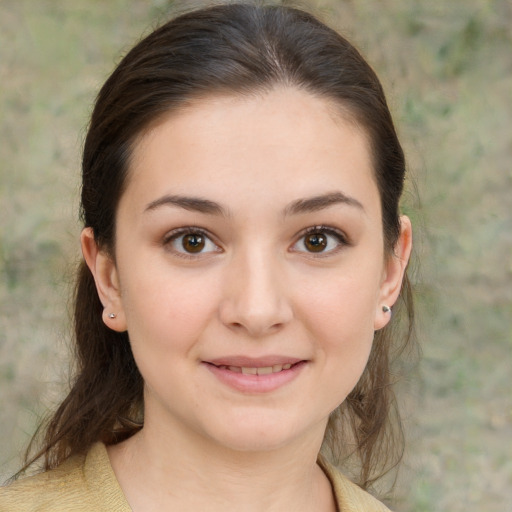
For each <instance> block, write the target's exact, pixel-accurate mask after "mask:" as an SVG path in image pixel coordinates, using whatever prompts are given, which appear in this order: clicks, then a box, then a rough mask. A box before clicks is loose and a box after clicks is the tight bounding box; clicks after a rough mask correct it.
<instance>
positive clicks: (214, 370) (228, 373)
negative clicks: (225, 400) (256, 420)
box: [203, 358, 308, 394]
mask: <svg viewBox="0 0 512 512" xmlns="http://www.w3.org/2000/svg"><path fill="white" fill-rule="evenodd" d="M281 359H284V358H281ZM287 359H288V361H286V362H285V361H283V360H281V361H275V360H274V361H273V364H272V362H270V361H269V360H268V359H267V360H264V361H262V360H259V361H258V360H248V359H246V358H237V360H236V361H234V360H232V361H227V360H225V359H224V360H220V361H215V362H213V361H208V362H206V361H204V362H203V364H204V365H205V367H206V368H207V369H208V370H209V371H210V372H211V374H213V376H214V377H216V379H217V380H218V381H220V382H221V383H222V384H223V385H225V386H228V387H229V388H231V389H233V390H236V391H238V392H243V393H249V394H254V393H256V394H259V393H269V392H272V391H276V390H277V389H279V388H281V387H283V386H285V385H287V384H289V383H290V382H292V381H293V380H295V379H296V378H297V377H298V376H299V375H300V374H301V373H302V372H303V371H304V370H305V368H306V367H307V366H308V361H305V360H299V359H294V360H291V361H290V359H289V358H287ZM236 363H238V364H236Z"/></svg>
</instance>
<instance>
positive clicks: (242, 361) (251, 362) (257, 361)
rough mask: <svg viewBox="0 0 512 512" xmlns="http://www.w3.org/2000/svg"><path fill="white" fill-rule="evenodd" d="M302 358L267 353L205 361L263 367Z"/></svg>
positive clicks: (223, 364) (221, 364) (298, 361)
mask: <svg viewBox="0 0 512 512" xmlns="http://www.w3.org/2000/svg"><path fill="white" fill-rule="evenodd" d="M301 361H304V359H300V358H297V357H289V356H283V355H269V356H263V357H247V356H227V357H219V358H217V359H208V361H204V362H205V363H210V364H213V365H215V366H240V367H242V366H244V367H246V368H264V367H266V366H274V365H278V364H280V365H283V364H291V365H294V364H297V363H300V362H301Z"/></svg>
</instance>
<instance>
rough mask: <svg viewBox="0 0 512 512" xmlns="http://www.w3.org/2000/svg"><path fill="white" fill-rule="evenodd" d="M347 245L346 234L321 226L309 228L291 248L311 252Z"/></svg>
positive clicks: (324, 251)
mask: <svg viewBox="0 0 512 512" xmlns="http://www.w3.org/2000/svg"><path fill="white" fill-rule="evenodd" d="M346 245H348V242H347V238H346V236H345V235H344V234H343V233H342V232H341V231H338V230H337V229H334V228H327V227H323V226H315V227H313V228H309V229H307V230H306V232H305V233H304V234H303V235H302V236H301V237H300V238H299V240H298V241H297V242H296V243H295V244H294V245H293V247H292V250H293V251H297V252H309V253H313V254H315V253H316V254H319V253H323V254H326V253H331V252H333V251H337V250H338V249H340V248H341V247H343V246H346Z"/></svg>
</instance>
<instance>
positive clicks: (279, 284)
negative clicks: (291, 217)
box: [219, 251, 293, 338]
mask: <svg viewBox="0 0 512 512" xmlns="http://www.w3.org/2000/svg"><path fill="white" fill-rule="evenodd" d="M276 259H277V258H276ZM228 267H229V268H228V269H226V273H227V275H226V276H225V279H224V281H223V293H222V301H221V304H220V307H219V316H220V320H221V322H222V323H223V324H224V325H226V326H227V327H228V328H229V329H231V330H235V331H239V332H245V333H246V334H247V335H249V336H250V337H253V338H258V337H263V336H265V335H268V334H272V333H274V332H277V331H279V330H280V329H281V328H283V327H284V326H285V325H286V324H287V323H288V322H290V320H291V319H292V318H293V309H292V305H291V302H290V300H289V297H288V292H289V287H288V289H287V285H286V282H285V281H286V279H285V276H284V273H283V269H282V268H281V267H280V265H279V264H278V262H277V261H275V260H273V259H272V258H271V257H269V256H266V255H265V254H264V251H259V252H258V253H256V252H254V251H252V252H251V254H246V255H240V256H239V257H237V258H233V260H232V261H231V262H230V263H229V265H228Z"/></svg>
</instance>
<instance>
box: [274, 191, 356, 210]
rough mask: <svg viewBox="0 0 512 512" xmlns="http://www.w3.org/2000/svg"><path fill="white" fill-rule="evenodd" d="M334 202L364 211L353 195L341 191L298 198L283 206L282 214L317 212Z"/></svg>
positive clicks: (334, 203)
mask: <svg viewBox="0 0 512 512" xmlns="http://www.w3.org/2000/svg"><path fill="white" fill-rule="evenodd" d="M336 204H345V205H348V206H353V207H355V208H358V209H360V210H361V211H363V212H364V211H365V210H364V207H363V205H362V204H361V203H360V202H359V201H358V200H357V199H355V198H354V197H351V196H347V195H345V194H343V193H342V192H331V193H328V194H323V195H320V196H314V197H308V198H305V199H298V200H297V201H293V203H291V204H289V205H288V206H287V207H286V208H285V210H284V214H285V216H286V215H297V214H300V213H311V212H317V211H319V210H323V209H324V208H328V207H329V206H333V205H336Z"/></svg>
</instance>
